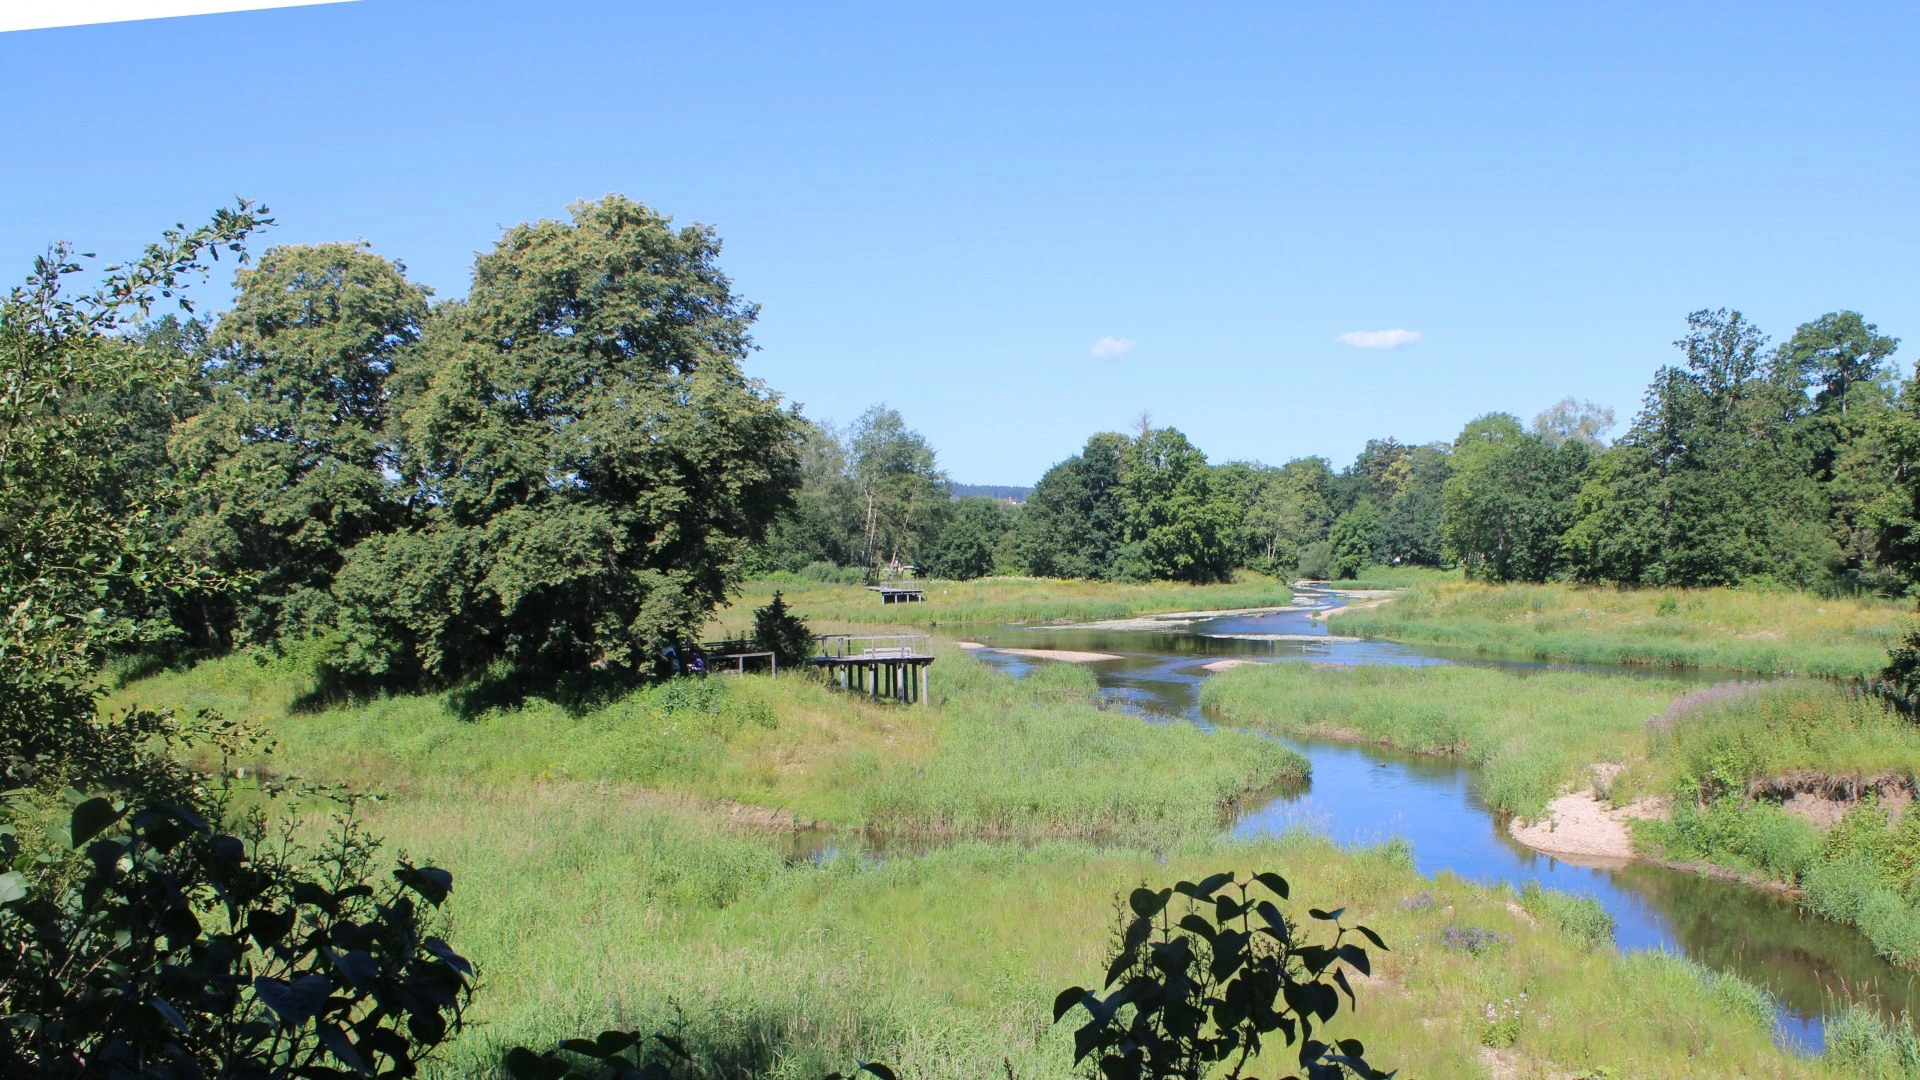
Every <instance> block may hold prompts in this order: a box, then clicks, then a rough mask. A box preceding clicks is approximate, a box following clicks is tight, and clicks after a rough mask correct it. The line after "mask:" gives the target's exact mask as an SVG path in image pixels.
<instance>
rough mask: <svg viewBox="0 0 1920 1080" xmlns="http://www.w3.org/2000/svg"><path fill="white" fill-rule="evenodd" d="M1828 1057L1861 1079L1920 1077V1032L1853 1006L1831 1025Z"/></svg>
mask: <svg viewBox="0 0 1920 1080" xmlns="http://www.w3.org/2000/svg"><path fill="white" fill-rule="evenodd" d="M1827 1060H1828V1061H1829V1062H1830V1063H1831V1064H1832V1065H1833V1066H1834V1067H1835V1068H1836V1069H1839V1070H1841V1071H1843V1072H1844V1073H1845V1074H1846V1075H1848V1076H1854V1077H1858V1078H1859V1080H1920V1034H1916V1033H1915V1031H1914V1029H1913V1027H1912V1026H1911V1024H1910V1023H1909V1022H1907V1021H1906V1019H1905V1018H1903V1019H1902V1021H1901V1022H1898V1023H1889V1022H1888V1021H1887V1020H1886V1019H1885V1018H1883V1017H1881V1016H1880V1015H1879V1014H1878V1013H1875V1012H1874V1011H1873V1010H1872V1009H1870V1008H1868V1007H1866V1006H1864V1005H1851V1006H1848V1008H1847V1011H1846V1012H1844V1013H1842V1014H1841V1015H1840V1016H1839V1017H1838V1018H1836V1019H1835V1020H1834V1021H1833V1023H1831V1024H1829V1025H1828V1027H1827Z"/></svg>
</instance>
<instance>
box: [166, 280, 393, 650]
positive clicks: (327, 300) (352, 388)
mask: <svg viewBox="0 0 1920 1080" xmlns="http://www.w3.org/2000/svg"><path fill="white" fill-rule="evenodd" d="M235 284H236V285H237V287H238V296H237V298H236V299H235V301H234V305H233V308H232V309H231V310H229V311H228V312H227V313H226V314H224V315H222V316H221V317H220V320H219V322H218V323H217V324H216V325H215V327H214V331H213V335H212V342H211V356H210V358H209V361H208V363H207V365H206V371H205V378H206V382H207V385H208V387H209V389H210V394H211V400H210V403H209V404H208V406H207V407H206V408H205V409H204V410H203V411H201V412H200V413H199V415H197V416H195V417H193V418H192V419H191V420H189V421H187V422H186V423H185V424H183V425H181V426H180V428H179V429H178V430H177V431H176V433H175V435H174V438H173V442H172V456H173V460H174V463H175V465H176V466H177V467H178V468H179V469H180V470H182V471H183V472H184V473H186V474H188V475H191V476H195V477H198V478H201V479H203V480H204V481H205V483H204V484H202V485H200V487H199V488H198V491H199V492H200V494H199V497H198V498H197V499H196V500H195V502H194V504H193V505H192V507H191V508H190V511H189V514H188V516H187V518H186V520H185V522H184V525H183V529H182V533H181V542H182V544H183V546H184V547H185V549H186V550H187V551H189V552H190V553H192V554H193V555H194V556H196V557H197V558H199V559H201V560H202V561H204V562H205V563H207V564H208V565H210V566H212V567H214V568H216V569H218V570H220V571H223V572H225V573H229V574H243V575H247V576H248V577H249V578H250V579H251V584H250V586H249V587H248V588H246V589H245V590H243V591H241V592H239V593H235V594H231V596H222V597H208V596H201V597H196V598H194V600H193V602H192V603H191V604H190V605H188V607H187V609H186V610H187V612H188V613H187V615H186V616H185V617H184V618H183V620H182V621H184V622H185V623H186V624H187V629H188V630H189V632H191V633H193V634H194V635H195V636H196V637H197V638H198V639H200V640H201V642H202V643H204V644H210V645H215V646H226V645H230V644H233V643H235V642H236V641H251V642H265V641H271V640H274V639H275V638H277V637H279V636H280V635H282V634H283V633H297V632H300V631H303V630H311V629H314V628H318V627H325V626H329V625H331V624H332V622H333V618H334V613H333V610H332V609H333V603H332V595H331V591H330V590H331V588H332V585H333V576H334V573H335V572H336V571H337V570H338V569H339V567H340V563H341V560H342V558H343V556H344V553H345V552H346V551H347V549H348V548H351V547H352V546H353V545H355V544H357V543H359V542H360V541H361V540H364V539H366V538H367V537H369V536H372V535H374V534H376V533H381V532H385V531H388V530H390V529H393V528H395V527H397V526H398V525H399V524H400V523H401V522H402V520H403V518H404V516H405V508H404V506H403V505H402V504H401V503H400V501H399V499H398V498H397V497H396V492H395V490H394V487H393V484H392V482H391V480H390V479H389V476H390V475H391V474H392V472H393V471H394V468H395V466H396V461H395V457H394V454H393V451H392V447H391V445H390V444H389V442H388V441H387V439H386V430H387V426H388V423H389V421H390V419H391V415H390V401H389V393H388V386H387V383H388V378H389V376H390V375H391V374H392V372H393V371H394V368H395V364H396V361H397V358H398V357H399V355H400V353H401V352H402V350H404V349H406V348H407V347H408V346H410V345H411V344H412V343H413V342H415V341H416V340H418V338H419V334H420V325H421V322H422V321H423V320H424V319H425V317H426V314H427V290H425V289H424V288H421V287H420V286H418V285H415V284H413V283H411V282H409V281H408V280H407V278H406V271H405V267H403V266H401V265H400V264H398V263H394V262H390V261H388V260H386V259H383V258H381V257H380V256H378V255H375V254H374V253H372V252H371V251H368V250H366V249H365V248H364V247H362V246H359V245H354V244H320V245H316V246H311V247H281V248H275V249H273V250H271V251H268V252H267V253H266V254H265V255H264V256H262V257H261V258H260V260H259V262H258V264H257V265H256V266H254V267H253V268H251V269H246V270H242V271H240V272H239V273H238V274H237V275H235Z"/></svg>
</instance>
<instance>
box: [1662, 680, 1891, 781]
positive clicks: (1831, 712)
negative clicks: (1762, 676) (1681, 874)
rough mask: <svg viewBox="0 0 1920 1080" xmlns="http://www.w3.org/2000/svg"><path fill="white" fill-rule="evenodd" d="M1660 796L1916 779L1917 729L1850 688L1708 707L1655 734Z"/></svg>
mask: <svg viewBox="0 0 1920 1080" xmlns="http://www.w3.org/2000/svg"><path fill="white" fill-rule="evenodd" d="M1652 745H1653V763H1654V765H1655V767H1656V768H1657V769H1658V770H1659V772H1658V774H1657V775H1658V776H1659V783H1660V785H1661V786H1662V787H1663V788H1672V787H1677V788H1681V789H1685V790H1687V791H1689V792H1695V791H1697V792H1698V793H1699V794H1701V795H1705V796H1709V797H1711V796H1715V795H1718V794H1721V793H1723V792H1728V791H1734V792H1739V793H1745V792H1746V791H1747V790H1748V788H1749V787H1751V786H1754V785H1758V784H1763V783H1766V782H1772V781H1783V782H1784V781H1787V780H1790V779H1791V778H1793V777H1796V776H1802V775H1806V774H1811V776H1812V777H1817V778H1819V780H1820V781H1822V782H1833V783H1834V784H1835V786H1845V785H1846V784H1847V783H1848V782H1849V781H1850V782H1851V783H1852V785H1853V786H1855V787H1857V786H1858V785H1859V784H1860V783H1861V782H1862V781H1865V780H1868V779H1871V778H1875V777H1880V776H1884V775H1887V774H1894V775H1899V776H1904V777H1906V778H1908V779H1909V780H1910V779H1912V778H1913V777H1916V776H1920V727H1916V726H1915V725H1914V724H1913V723H1912V722H1911V721H1909V720H1908V719H1907V718H1906V717H1904V716H1901V715H1900V714H1899V713H1898V712H1896V711H1894V710H1893V709H1892V708H1890V707H1889V706H1888V705H1887V704H1886V703H1885V702H1883V701H1881V700H1880V699H1878V698H1875V697H1873V696H1871V695H1868V694H1864V693H1861V692H1859V691H1857V690H1855V689H1853V688H1851V687H1847V686H1843V685H1838V684H1834V683H1829V682H1813V681H1794V682H1786V683H1776V684H1774V685H1771V686H1766V687H1761V688H1756V689H1754V690H1753V691H1751V692H1749V693H1745V694H1739V695H1732V696H1728V697H1724V698H1720V699H1718V700H1712V701H1708V702H1706V703H1704V704H1702V705H1701V706H1700V707H1698V708H1695V709H1693V710H1691V711H1689V712H1686V713H1684V714H1682V715H1679V716H1675V717H1671V718H1666V719H1664V720H1663V722H1661V723H1659V724H1656V725H1653V744H1652Z"/></svg>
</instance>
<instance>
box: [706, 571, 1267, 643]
mask: <svg viewBox="0 0 1920 1080" xmlns="http://www.w3.org/2000/svg"><path fill="white" fill-rule="evenodd" d="M920 584H921V585H923V586H925V587H926V596H927V598H926V600H925V601H924V602H921V603H912V604H887V605H882V604H881V603H880V596H879V594H878V593H874V592H869V591H868V590H867V589H866V588H865V587H864V586H860V585H844V584H837V583H833V582H821V581H811V580H808V579H807V578H804V577H801V576H799V575H797V574H777V575H773V576H770V577H764V578H760V579H758V580H755V581H750V582H748V583H747V584H746V586H745V587H744V588H743V590H742V591H741V594H740V595H739V596H738V597H737V598H735V600H734V601H733V604H732V605H731V606H729V607H727V608H726V609H724V610H722V611H721V613H720V623H719V625H720V626H721V627H722V629H723V630H725V631H728V632H734V631H737V630H739V629H742V628H744V627H746V626H748V625H750V623H751V617H752V612H753V609H754V608H757V607H761V606H763V605H765V604H766V603H767V601H768V600H770V599H772V597H773V594H774V592H775V591H778V592H780V593H781V595H783V596H784V597H786V601H787V603H788V604H789V605H791V606H792V608H793V610H794V612H795V613H797V614H798V615H800V617H802V618H804V619H806V620H807V621H808V622H810V623H813V624H815V625H816V626H822V625H829V624H831V625H834V626H835V627H836V628H837V627H838V626H839V625H842V624H863V625H871V624H886V625H898V624H912V625H920V626H926V625H933V624H938V625H942V626H944V625H949V624H959V623H976V624H977V623H1022V622H1054V621H1061V622H1067V621H1071V622H1082V621H1086V620H1091V619H1119V618H1125V617H1127V616H1129V615H1149V614H1155V613H1159V612H1167V611H1217V610H1225V609H1230V608H1251V607H1278V606H1281V605H1284V604H1288V603H1291V602H1292V601H1293V590H1292V589H1289V588H1288V587H1287V586H1286V585H1285V583H1283V582H1280V581H1276V580H1274V579H1272V578H1268V577H1265V576H1263V575H1261V574H1257V573H1254V572H1252V571H1250V570H1239V571H1236V572H1235V574H1234V581H1233V582H1231V583H1229V584H1223V585H1183V584H1180V583H1178V582H1171V581H1152V582H1140V583H1130V582H1117V581H1058V580H1054V579H1051V578H1025V577H991V578H976V579H975V580H973V581H940V580H933V581H923V582H920Z"/></svg>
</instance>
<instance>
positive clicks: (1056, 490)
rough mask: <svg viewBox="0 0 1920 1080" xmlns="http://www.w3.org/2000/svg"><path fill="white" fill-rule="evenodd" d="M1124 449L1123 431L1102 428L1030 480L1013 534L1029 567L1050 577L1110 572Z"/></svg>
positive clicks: (1121, 529)
mask: <svg viewBox="0 0 1920 1080" xmlns="http://www.w3.org/2000/svg"><path fill="white" fill-rule="evenodd" d="M1126 450H1127V437H1126V436H1125V435H1121V434H1118V433H1117V432H1111V431H1108V432H1101V433H1100V434H1097V435H1094V436H1093V437H1092V438H1089V439H1088V440H1087V445H1086V446H1085V447H1084V448H1083V449H1082V450H1081V451H1080V452H1079V453H1078V454H1075V455H1074V456H1072V457H1070V458H1067V459H1066V460H1065V461H1062V462H1060V463H1059V464H1058V465H1055V466H1054V467H1053V468H1051V469H1048V470H1047V472H1046V475H1045V476H1042V477H1041V478H1040V482H1039V483H1038V484H1035V485H1034V488H1033V494H1031V495H1029V496H1027V505H1026V507H1025V508H1024V509H1023V510H1022V511H1021V515H1020V524H1019V526H1018V530H1019V531H1018V535H1017V537H1016V545H1017V550H1018V552H1019V553H1020V557H1021V558H1022V559H1024V560H1025V562H1026V564H1027V573H1029V574H1033V575H1034V576H1036V577H1051V578H1107V577H1111V576H1112V575H1113V567H1114V563H1115V560H1116V559H1117V558H1118V556H1119V552H1120V545H1121V544H1122V543H1123V542H1124V537H1125V530H1126V524H1125V522H1124V521H1123V520H1122V511H1121V508H1120V461H1121V458H1122V457H1124V456H1125V454H1126Z"/></svg>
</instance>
